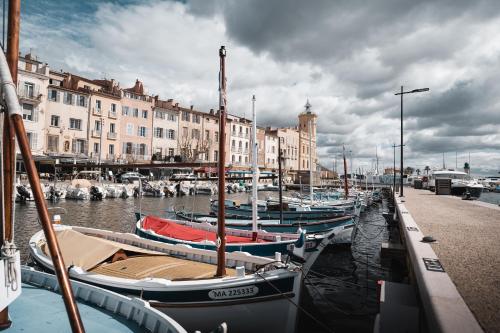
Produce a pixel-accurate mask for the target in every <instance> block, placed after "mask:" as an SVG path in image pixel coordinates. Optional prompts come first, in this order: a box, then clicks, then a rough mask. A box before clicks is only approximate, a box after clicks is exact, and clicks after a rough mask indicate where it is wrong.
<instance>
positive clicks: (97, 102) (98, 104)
mask: <svg viewBox="0 0 500 333" xmlns="http://www.w3.org/2000/svg"><path fill="white" fill-rule="evenodd" d="M95 110H96V111H97V112H99V113H100V112H101V101H100V100H98V99H96V101H95Z"/></svg>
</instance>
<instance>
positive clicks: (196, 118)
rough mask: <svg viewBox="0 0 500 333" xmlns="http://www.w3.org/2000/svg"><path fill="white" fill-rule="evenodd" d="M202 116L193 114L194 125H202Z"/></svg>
mask: <svg viewBox="0 0 500 333" xmlns="http://www.w3.org/2000/svg"><path fill="white" fill-rule="evenodd" d="M200 118H201V117H200V115H199V114H193V123H197V124H199V123H200Z"/></svg>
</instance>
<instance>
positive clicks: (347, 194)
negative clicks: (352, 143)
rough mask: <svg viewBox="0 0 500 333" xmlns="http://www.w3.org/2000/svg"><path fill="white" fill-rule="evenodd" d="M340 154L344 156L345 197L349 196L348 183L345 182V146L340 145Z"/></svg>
mask: <svg viewBox="0 0 500 333" xmlns="http://www.w3.org/2000/svg"><path fill="white" fill-rule="evenodd" d="M342 151H343V153H342V156H343V157H344V190H345V198H346V199H347V198H348V197H349V185H348V184H347V161H346V159H345V147H344V146H342Z"/></svg>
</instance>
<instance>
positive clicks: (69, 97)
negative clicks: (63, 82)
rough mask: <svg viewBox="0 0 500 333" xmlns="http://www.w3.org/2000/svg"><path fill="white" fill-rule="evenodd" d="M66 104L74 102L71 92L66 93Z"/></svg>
mask: <svg viewBox="0 0 500 333" xmlns="http://www.w3.org/2000/svg"><path fill="white" fill-rule="evenodd" d="M64 104H68V105H71V104H73V94H72V93H69V92H65V93H64Z"/></svg>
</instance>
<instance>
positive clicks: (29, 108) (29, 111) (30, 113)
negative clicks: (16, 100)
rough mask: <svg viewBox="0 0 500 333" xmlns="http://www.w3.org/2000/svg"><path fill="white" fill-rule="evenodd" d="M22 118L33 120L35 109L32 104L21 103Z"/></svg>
mask: <svg viewBox="0 0 500 333" xmlns="http://www.w3.org/2000/svg"><path fill="white" fill-rule="evenodd" d="M23 119H25V120H30V121H34V120H35V110H34V107H33V104H26V103H23Z"/></svg>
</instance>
